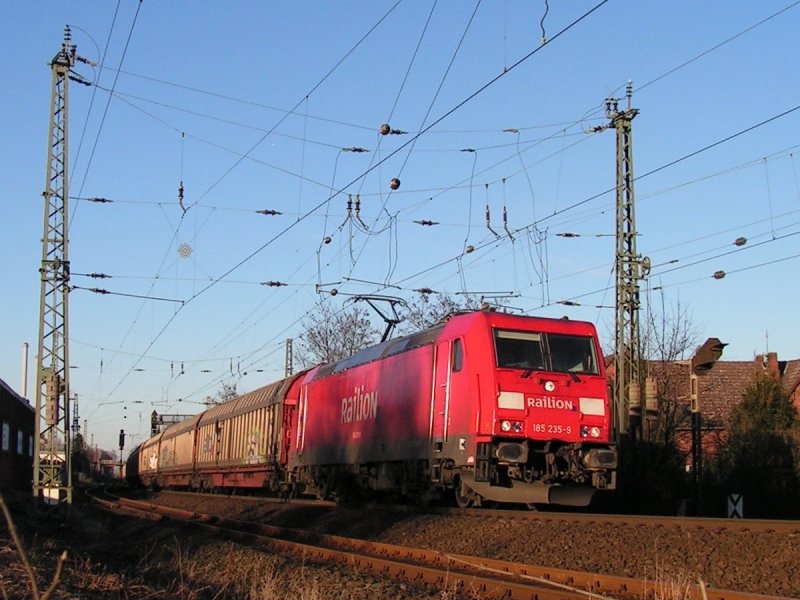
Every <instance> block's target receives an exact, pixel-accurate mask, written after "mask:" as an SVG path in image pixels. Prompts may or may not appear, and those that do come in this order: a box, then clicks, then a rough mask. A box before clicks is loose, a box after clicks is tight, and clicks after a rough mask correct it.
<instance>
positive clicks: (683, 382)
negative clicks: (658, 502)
mask: <svg viewBox="0 0 800 600" xmlns="http://www.w3.org/2000/svg"><path fill="white" fill-rule="evenodd" d="M660 298H661V309H660V311H652V310H651V311H648V315H647V319H646V323H647V327H646V328H645V331H644V334H643V335H642V348H643V357H644V358H645V359H646V361H647V365H649V369H648V368H647V366H645V371H646V372H647V371H649V374H650V375H651V376H654V377H655V379H656V390H657V395H656V397H657V403H658V414H657V417H656V421H655V423H653V427H652V429H651V437H650V439H651V441H654V442H657V443H661V444H672V445H674V443H675V433H676V431H677V430H678V429H679V428H686V427H689V426H690V423H689V419H690V418H691V415H690V413H689V409H688V405H687V402H686V397H687V396H688V386H689V375H690V373H689V369H688V367H687V366H685V365H681V364H676V361H680V360H684V359H687V358H688V357H689V356H690V354H691V352H693V351H694V349H695V348H696V347H697V346H698V341H699V336H700V333H699V330H698V328H697V326H696V325H695V323H694V320H693V318H692V313H691V311H690V310H689V309H688V308H687V307H685V306H684V305H683V304H681V302H680V300H678V301H677V302H676V303H675V305H674V306H673V307H672V308H668V307H667V306H666V305H665V302H664V296H663V294H662V295H661V296H660Z"/></svg>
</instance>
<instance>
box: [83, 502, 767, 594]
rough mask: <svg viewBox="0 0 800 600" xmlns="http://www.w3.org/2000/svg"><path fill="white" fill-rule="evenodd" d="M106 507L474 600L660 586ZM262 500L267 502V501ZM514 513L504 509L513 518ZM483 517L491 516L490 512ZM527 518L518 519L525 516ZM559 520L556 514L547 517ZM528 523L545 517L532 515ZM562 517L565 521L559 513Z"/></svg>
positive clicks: (128, 506) (191, 514) (172, 512)
mask: <svg viewBox="0 0 800 600" xmlns="http://www.w3.org/2000/svg"><path fill="white" fill-rule="evenodd" d="M96 499H97V501H98V502H100V503H102V505H103V506H104V507H105V508H106V509H107V510H111V511H114V512H118V513H120V514H125V515H129V516H138V517H140V518H146V519H150V520H163V521H164V522H172V523H180V524H184V525H187V524H189V525H193V526H196V527H198V528H202V529H203V530H205V531H206V532H209V533H211V534H213V535H219V536H224V537H226V538H229V539H234V540H237V541H240V542H243V543H246V544H251V545H254V546H259V547H266V548H271V549H273V550H275V551H277V552H281V553H286V554H294V555H296V556H298V557H300V558H302V559H303V560H313V561H316V562H321V563H334V564H339V565H343V566H347V567H349V568H357V569H360V570H363V571H368V572H370V573H372V574H374V575H377V576H381V577H390V578H392V579H395V580H398V581H406V582H408V583H411V584H416V585H419V584H425V585H427V586H431V587H434V588H436V589H449V590H457V591H460V592H461V593H463V594H471V597H479V598H504V599H514V600H516V599H536V600H556V599H564V600H567V599H570V600H571V599H576V598H582V599H585V598H594V597H596V598H601V597H603V598H609V597H611V598H620V599H627V598H638V599H642V598H655V597H656V595H657V583H656V582H653V581H649V582H648V581H643V580H640V579H632V578H625V577H616V576H606V575H598V574H596V573H582V572H578V571H571V570H565V569H557V568H550V567H537V566H533V565H528V564H522V563H515V562H509V561H503V560H495V559H488V558H479V557H475V556H469V555H464V554H456V553H449V552H439V551H434V550H425V549H419V548H409V547H404V546H398V545H391V544H385V543H377V542H371V541H366V540H360V539H353V538H347V537H341V536H335V535H325V534H320V533H314V532H309V531H305V530H298V529H289V528H284V527H277V526H274V525H266V524H261V523H254V522H250V521H242V520H237V519H229V518H224V517H219V516H215V515H210V514H206V513H202V512H196V511H191V510H188V511H187V510H183V509H178V508H173V507H169V506H165V505H161V504H157V503H154V502H151V501H139V500H131V499H126V498H120V497H117V496H110V497H106V498H96ZM262 500H263V499H262ZM508 512H509V511H503V513H504V516H508V515H507V513H508ZM481 514H483V515H484V516H485V514H486V513H485V511H483V512H482V513H481ZM524 514H525V513H521V514H520V515H519V518H523V517H522V515H524ZM548 516H554V515H548ZM526 518H542V517H541V516H539V517H534V516H529V517H526ZM558 518H564V515H561V516H560V517H558ZM687 597H690V598H697V599H703V600H756V599H760V600H778V599H780V598H781V597H780V596H765V595H758V594H747V593H741V592H735V591H727V590H718V589H706V588H704V587H703V586H701V585H696V586H689V589H688V596H687Z"/></svg>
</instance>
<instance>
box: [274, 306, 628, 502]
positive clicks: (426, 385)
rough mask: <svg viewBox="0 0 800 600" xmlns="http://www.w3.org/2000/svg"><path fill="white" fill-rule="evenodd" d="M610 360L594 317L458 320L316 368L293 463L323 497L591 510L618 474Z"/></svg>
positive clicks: (480, 315)
mask: <svg viewBox="0 0 800 600" xmlns="http://www.w3.org/2000/svg"><path fill="white" fill-rule="evenodd" d="M600 357H601V353H600V346H599V344H598V341H597V334H596V331H595V328H594V326H593V325H592V324H590V323H585V322H578V321H570V320H566V319H545V318H535V317H523V316H514V315H509V314H503V313H498V312H485V311H478V312H472V313H467V314H461V315H457V316H454V317H452V318H450V319H449V320H447V321H446V322H445V323H443V324H441V325H439V326H437V327H434V328H432V329H429V330H426V331H423V332H421V333H418V334H415V335H411V336H408V337H403V338H398V339H394V340H390V341H387V342H384V343H382V344H380V345H377V346H373V347H371V348H368V349H366V350H363V351H361V352H359V353H357V354H355V355H354V356H352V357H350V358H347V359H345V360H342V361H339V362H336V363H332V364H328V365H323V366H320V367H318V368H316V369H314V370H312V371H311V372H309V373H308V374H307V375H306V376H305V378H304V379H303V381H302V384H301V386H300V399H299V405H298V411H297V417H298V418H297V424H296V426H295V432H294V442H293V443H292V448H291V451H290V454H289V461H288V465H287V468H288V470H289V472H290V473H292V475H293V478H294V479H295V480H296V481H297V482H299V483H300V484H301V485H305V486H306V487H307V488H310V489H313V490H315V491H316V492H317V494H318V495H319V496H326V495H328V494H329V493H330V491H331V490H335V489H342V488H345V489H346V488H347V487H348V486H351V485H354V486H355V487H357V488H359V489H364V488H366V489H371V490H384V491H392V492H396V491H402V492H403V493H405V494H409V495H412V496H422V497H429V496H432V495H437V494H439V493H441V492H442V491H444V490H449V489H452V490H454V492H455V498H456V500H457V502H458V504H459V505H460V506H470V505H475V504H480V502H481V500H484V499H486V500H491V501H495V502H514V503H527V504H534V503H542V504H544V503H555V504H567V505H576V506H584V505H587V504H588V503H589V501H590V500H591V497H592V495H593V493H594V491H595V490H596V489H614V487H615V483H616V480H615V474H616V467H617V453H616V448H615V446H614V444H613V443H612V411H611V406H610V403H609V399H608V391H607V387H606V380H605V373H604V367H603V363H602V360H600Z"/></svg>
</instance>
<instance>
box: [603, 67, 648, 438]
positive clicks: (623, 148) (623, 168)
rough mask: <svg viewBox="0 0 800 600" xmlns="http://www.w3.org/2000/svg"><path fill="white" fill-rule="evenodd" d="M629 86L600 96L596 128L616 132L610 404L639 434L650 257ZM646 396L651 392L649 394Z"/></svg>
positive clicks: (624, 426)
mask: <svg viewBox="0 0 800 600" xmlns="http://www.w3.org/2000/svg"><path fill="white" fill-rule="evenodd" d="M632 89H633V86H632V84H631V83H630V82H628V86H627V90H626V98H627V102H628V107H627V109H625V110H619V100H618V99H617V98H608V99H607V100H606V116H607V117H608V118H609V120H610V122H609V124H608V125H606V126H603V127H601V128H599V129H606V128H610V127H613V128H614V129H615V130H616V133H617V142H616V147H617V160H616V164H617V175H616V192H617V193H616V207H617V218H616V226H617V231H616V239H617V251H616V290H617V300H616V350H615V367H616V374H615V378H614V382H615V385H614V405H615V409H616V413H617V430H618V431H619V432H625V431H628V432H629V433H631V434H633V435H634V436H635V435H641V425H642V400H641V396H642V380H643V373H642V368H641V365H642V363H641V342H640V337H639V306H640V300H639V282H640V281H641V280H642V279H643V278H644V277H645V276H646V275H647V272H648V271H649V270H650V260H649V259H648V258H646V257H645V258H642V256H641V255H640V254H639V253H638V252H637V250H636V236H637V232H636V210H635V202H634V193H633V179H634V177H633V137H632V133H631V122H632V121H633V119H634V117H636V115H638V114H639V110H638V109H636V108H631V96H632ZM649 400H650V401H651V402H652V401H654V400H655V398H649Z"/></svg>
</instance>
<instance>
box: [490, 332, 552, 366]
mask: <svg viewBox="0 0 800 600" xmlns="http://www.w3.org/2000/svg"><path fill="white" fill-rule="evenodd" d="M494 347H495V354H496V355H497V366H498V367H501V368H508V369H539V370H541V369H544V354H543V352H542V335H541V334H540V333H535V332H531V331H506V330H502V329H498V330H496V331H495V332H494Z"/></svg>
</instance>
